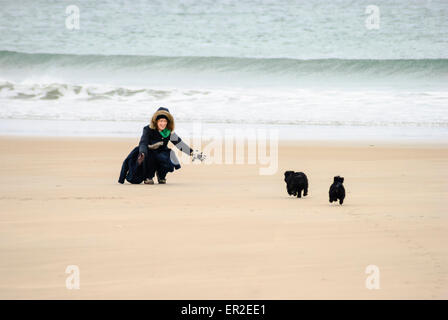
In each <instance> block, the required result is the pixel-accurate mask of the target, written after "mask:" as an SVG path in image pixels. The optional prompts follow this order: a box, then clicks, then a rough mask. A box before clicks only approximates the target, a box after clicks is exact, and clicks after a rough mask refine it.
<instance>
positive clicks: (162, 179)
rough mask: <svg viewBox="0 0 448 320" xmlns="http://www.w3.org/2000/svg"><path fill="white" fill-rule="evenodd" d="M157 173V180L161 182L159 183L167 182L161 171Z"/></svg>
mask: <svg viewBox="0 0 448 320" xmlns="http://www.w3.org/2000/svg"><path fill="white" fill-rule="evenodd" d="M156 175H157V181H158V182H159V184H166V178H165V177H163V178H162V177H161V176H160V174H159V172H156Z"/></svg>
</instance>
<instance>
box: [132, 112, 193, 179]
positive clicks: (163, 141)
mask: <svg viewBox="0 0 448 320" xmlns="http://www.w3.org/2000/svg"><path fill="white" fill-rule="evenodd" d="M159 116H164V118H166V119H167V120H168V123H167V126H166V129H168V130H170V134H169V135H168V136H167V137H166V138H164V137H163V136H162V135H161V134H160V132H159V130H158V129H157V117H159ZM174 128H175V123H174V118H173V116H172V115H171V113H170V111H169V110H168V109H167V108H163V107H161V108H159V109H158V110H157V111H156V112H155V113H154V114H153V116H152V118H151V121H150V123H149V125H147V126H145V127H144V128H143V133H142V136H141V138H140V142H139V152H140V153H144V154H145V157H148V153H149V152H151V153H152V154H153V156H155V157H157V158H159V159H161V161H164V160H162V159H170V158H171V160H174V161H171V162H173V166H174V168H175V169H179V168H180V165H179V161H178V160H177V158H175V155H170V153H169V152H170V151H171V149H170V148H168V142H169V141H171V142H172V143H173V144H174V145H175V146H176V147H177V148H178V149H179V150H181V151H182V152H184V153H185V154H187V155H192V153H193V149H191V148H190V147H189V146H188V145H187V144H186V143H185V142H183V141H182V139H181V138H180V137H179V136H178V135H177V134H176V133H174ZM169 171H170V170H169Z"/></svg>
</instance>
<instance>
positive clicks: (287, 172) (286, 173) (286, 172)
mask: <svg viewBox="0 0 448 320" xmlns="http://www.w3.org/2000/svg"><path fill="white" fill-rule="evenodd" d="M292 173H294V171H285V178H288V177H289V175H290V174H292Z"/></svg>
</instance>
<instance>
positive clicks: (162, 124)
mask: <svg viewBox="0 0 448 320" xmlns="http://www.w3.org/2000/svg"><path fill="white" fill-rule="evenodd" d="M167 124H168V121H167V120H166V119H164V118H162V119H159V120H157V128H158V129H159V130H160V131H161V130H164V129H165V128H166V125H167Z"/></svg>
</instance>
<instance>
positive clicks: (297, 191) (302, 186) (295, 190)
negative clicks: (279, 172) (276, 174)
mask: <svg viewBox="0 0 448 320" xmlns="http://www.w3.org/2000/svg"><path fill="white" fill-rule="evenodd" d="M285 182H286V190H287V191H288V194H289V195H290V196H297V198H301V197H302V190H303V196H306V195H307V194H308V178H307V177H306V174H304V173H303V172H294V171H285Z"/></svg>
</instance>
